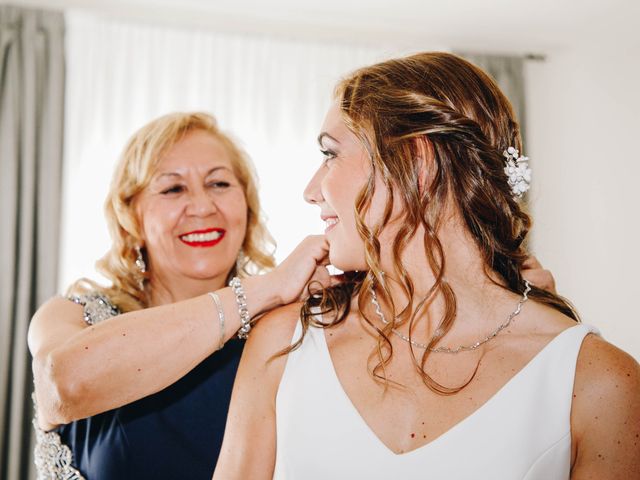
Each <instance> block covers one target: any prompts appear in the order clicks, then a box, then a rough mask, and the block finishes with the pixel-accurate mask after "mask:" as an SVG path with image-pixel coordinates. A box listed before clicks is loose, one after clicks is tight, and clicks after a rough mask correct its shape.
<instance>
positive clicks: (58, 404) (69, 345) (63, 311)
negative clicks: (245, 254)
mask: <svg viewBox="0 0 640 480" xmlns="http://www.w3.org/2000/svg"><path fill="white" fill-rule="evenodd" d="M272 283H273V282H272V279H270V278H269V277H268V276H264V277H254V278H248V279H246V280H244V281H243V285H244V289H245V291H246V295H247V298H248V306H249V310H250V314H251V315H256V314H259V313H261V312H263V311H265V310H268V309H270V308H273V307H275V306H277V305H279V304H280V302H281V300H280V299H279V298H277V295H276V293H275V292H276V291H277V289H275V288H270V287H269V285H270V284H272ZM217 293H218V295H219V297H220V300H221V303H222V305H223V309H224V312H225V317H226V322H225V323H226V325H225V335H224V337H225V341H226V340H228V339H229V338H231V337H232V336H233V335H235V332H236V331H237V330H238V328H239V327H240V319H239V315H238V307H237V304H236V300H235V295H234V293H233V292H232V291H231V289H230V288H224V289H221V290H219V291H218V292H217ZM219 325H220V324H219V320H218V314H217V310H216V306H215V304H214V302H213V300H212V299H211V298H210V297H209V296H208V295H201V296H198V297H195V298H193V299H189V300H185V301H182V302H177V303H173V304H169V305H163V306H160V307H154V308H147V309H144V310H137V311H134V312H129V313H125V314H122V315H118V316H115V317H113V318H110V319H107V320H105V321H103V322H101V323H98V324H96V325H92V326H88V325H87V324H86V323H85V322H84V320H83V311H82V306H80V305H77V304H75V303H73V302H71V301H69V300H67V299H65V298H61V297H57V298H53V299H51V300H49V301H48V302H47V303H45V304H44V305H43V306H42V307H41V308H40V309H39V310H38V312H37V313H36V315H35V316H34V318H33V320H32V322H31V325H30V327H29V336H28V341H29V348H30V350H31V354H32V356H33V373H34V380H35V389H36V396H37V400H38V402H37V403H38V417H39V422H40V426H41V427H43V428H46V429H50V428H52V427H54V426H56V425H59V424H64V423H69V422H71V421H73V420H77V419H80V418H86V417H89V416H91V415H95V414H97V413H101V412H104V411H107V410H110V409H112V408H116V407H119V406H121V405H125V404H127V403H130V402H132V401H135V400H137V399H139V398H142V397H145V396H147V395H150V394H152V393H155V392H157V391H160V390H162V389H163V388H165V387H167V386H168V385H171V384H172V383H174V382H175V381H177V380H178V379H180V378H181V377H182V376H184V375H185V374H186V373H188V372H189V371H190V370H191V369H193V368H194V367H195V366H196V365H198V363H200V362H201V361H202V360H204V359H205V358H206V357H208V356H209V355H211V354H212V353H213V352H214V351H215V350H216V349H217V348H218V345H219V343H220V326H219Z"/></svg>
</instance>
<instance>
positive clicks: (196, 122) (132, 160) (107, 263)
mask: <svg viewBox="0 0 640 480" xmlns="http://www.w3.org/2000/svg"><path fill="white" fill-rule="evenodd" d="M193 130H202V131H205V132H207V133H210V134H211V135H212V136H213V137H215V138H216V140H218V141H219V142H220V143H221V144H222V145H223V147H224V148H225V150H226V152H227V153H228V155H229V158H230V159H231V163H232V168H233V170H234V173H235V175H236V177H237V179H238V181H239V183H240V184H241V186H242V189H243V191H244V195H245V198H246V202H247V230H246V235H245V238H244V241H243V243H242V251H241V253H240V252H239V258H238V262H237V263H236V265H235V266H234V268H233V269H232V270H231V271H230V272H229V275H228V277H227V278H228V279H229V278H231V277H232V276H235V275H238V276H240V277H243V276H247V275H253V274H257V273H260V272H262V271H265V270H268V269H271V268H273V267H274V266H275V260H274V257H273V251H274V247H275V243H274V241H273V238H272V237H271V235H270V234H269V232H268V230H267V228H266V226H265V223H264V219H263V216H262V213H261V210H260V200H259V198H258V186H257V179H256V174H255V171H254V168H253V166H252V164H251V161H250V160H249V158H248V156H247V155H246V153H245V152H244V151H243V150H242V149H241V148H240V147H238V145H236V143H235V142H234V141H233V140H232V139H231V138H230V137H229V136H228V135H226V134H225V133H223V132H222V131H221V130H220V129H219V127H218V125H217V122H216V120H215V118H214V117H213V116H211V115H209V114H207V113H202V112H194V113H181V112H178V113H171V114H168V115H164V116H162V117H160V118H157V119H155V120H153V121H152V122H150V123H148V124H147V125H145V126H144V127H142V128H141V129H139V130H138V131H137V132H135V133H134V134H133V136H132V137H131V138H130V139H129V142H128V143H127V145H126V147H125V149H124V152H123V153H122V155H121V157H120V161H119V162H118V164H117V165H116V169H115V172H114V174H113V179H112V181H111V187H110V189H109V193H108V195H107V199H106V202H105V216H106V219H107V224H108V227H109V232H110V234H111V238H112V240H113V243H112V245H111V248H110V249H109V251H108V252H107V254H106V255H105V256H104V257H103V258H101V259H100V260H99V261H98V262H97V263H96V268H97V270H98V271H99V272H100V273H101V274H102V275H104V276H105V277H106V278H107V279H109V280H110V281H111V286H110V287H104V286H100V285H99V284H97V283H96V282H94V281H92V280H89V279H86V278H83V279H80V280H78V281H76V282H75V283H74V284H73V285H71V287H69V289H68V292H67V294H69V295H72V294H73V295H78V294H83V293H87V292H89V291H98V292H100V293H103V294H105V295H106V296H107V297H109V299H110V300H111V301H112V302H113V303H114V304H115V305H117V306H118V307H119V308H120V310H121V311H123V312H125V311H131V310H138V309H141V308H145V307H147V306H148V292H147V285H148V282H147V281H146V279H145V278H144V277H143V274H142V273H141V272H140V271H139V270H138V268H137V267H136V258H137V255H138V254H137V251H136V247H137V246H139V245H141V243H142V241H141V238H142V232H141V225H140V221H139V220H140V219H139V218H138V217H137V215H136V212H135V208H134V205H135V199H136V196H137V195H138V194H139V193H140V192H141V191H142V190H143V189H144V188H145V187H146V186H147V185H148V184H149V182H150V181H151V178H152V176H153V174H154V173H155V171H156V169H157V167H158V164H159V163H160V160H161V158H162V156H163V154H164V153H165V152H166V151H167V150H168V149H169V148H171V147H172V146H173V145H175V144H176V143H177V142H179V141H180V140H181V139H182V138H184V136H185V135H186V134H187V133H188V132H190V131H193Z"/></svg>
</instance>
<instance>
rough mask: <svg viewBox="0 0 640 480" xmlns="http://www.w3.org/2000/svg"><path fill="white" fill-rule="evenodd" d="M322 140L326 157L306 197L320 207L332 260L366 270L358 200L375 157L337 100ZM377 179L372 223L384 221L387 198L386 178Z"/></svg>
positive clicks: (369, 215) (369, 222) (348, 267)
mask: <svg viewBox="0 0 640 480" xmlns="http://www.w3.org/2000/svg"><path fill="white" fill-rule="evenodd" d="M318 142H319V144H320V150H321V151H322V154H323V155H324V160H323V162H322V165H320V167H319V168H318V170H317V171H316V173H315V174H314V176H313V178H312V179H311V181H310V182H309V184H308V185H307V187H306V189H305V192H304V198H305V200H306V201H307V202H309V203H311V204H314V205H318V207H320V215H321V217H322V219H323V220H324V221H325V225H326V230H325V234H326V236H327V239H328V241H329V245H330V250H329V258H330V261H331V264H332V265H335V266H336V267H338V268H339V269H341V270H344V271H353V270H366V269H367V268H368V267H367V263H366V261H365V252H364V242H363V240H362V238H361V237H360V234H359V233H358V230H357V226H356V216H355V204H356V199H357V197H358V194H359V193H360V191H361V190H362V189H363V187H365V186H366V184H367V182H369V181H370V179H369V177H370V174H371V170H372V167H371V160H370V156H369V152H368V151H367V149H366V148H365V147H364V145H363V144H362V142H361V141H360V140H359V139H358V137H356V135H355V134H354V133H353V132H352V131H351V130H350V129H349V128H348V127H347V125H346V124H345V122H344V120H343V117H342V114H341V112H340V108H339V104H338V103H337V102H335V103H334V104H333V106H332V107H331V108H330V109H329V111H328V112H327V115H326V117H325V120H324V123H323V125H322V129H321V132H320V135H319V136H318ZM373 181H374V182H375V194H374V196H373V199H372V203H371V206H370V208H369V210H368V212H367V214H366V218H365V221H366V224H367V225H368V226H371V225H375V224H376V223H378V222H379V221H380V218H381V216H382V212H383V210H384V206H385V202H386V199H387V194H386V188H385V186H384V184H383V182H382V180H381V179H380V178H379V177H378V176H377V175H376V177H375V179H374V180H373Z"/></svg>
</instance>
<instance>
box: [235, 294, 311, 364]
mask: <svg viewBox="0 0 640 480" xmlns="http://www.w3.org/2000/svg"><path fill="white" fill-rule="evenodd" d="M301 308H302V303H301V302H298V303H292V304H289V305H285V306H283V307H278V308H276V309H274V310H271V311H270V312H268V313H267V314H265V315H264V316H263V317H262V318H261V319H260V320H259V321H258V323H257V324H256V325H255V327H254V328H253V329H252V330H251V332H250V333H249V339H248V340H247V345H246V347H245V350H248V351H249V352H250V353H251V354H253V355H257V356H258V357H260V358H262V359H263V360H268V359H271V358H272V357H273V356H274V355H275V354H277V353H279V352H281V351H282V350H284V349H286V348H287V347H289V345H291V343H292V338H293V333H294V331H295V328H296V325H297V324H298V322H299V320H300V310H301ZM282 357H284V358H286V356H284V355H283V356H282Z"/></svg>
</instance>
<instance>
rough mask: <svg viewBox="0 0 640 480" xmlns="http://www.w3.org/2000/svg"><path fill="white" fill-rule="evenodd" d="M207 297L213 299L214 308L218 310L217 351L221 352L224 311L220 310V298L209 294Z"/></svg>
mask: <svg viewBox="0 0 640 480" xmlns="http://www.w3.org/2000/svg"><path fill="white" fill-rule="evenodd" d="M209 296H210V297H211V298H213V301H214V303H215V304H216V308H217V309H218V320H219V321H220V344H219V345H218V350H221V349H222V347H224V310H223V309H222V303H221V302H220V297H219V296H218V295H217V294H215V293H212V292H209Z"/></svg>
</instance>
